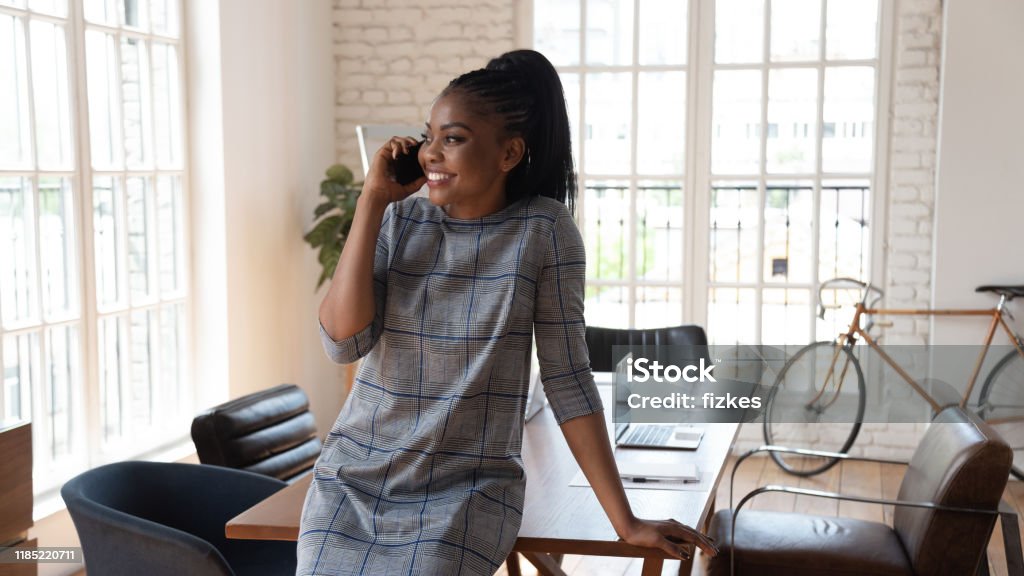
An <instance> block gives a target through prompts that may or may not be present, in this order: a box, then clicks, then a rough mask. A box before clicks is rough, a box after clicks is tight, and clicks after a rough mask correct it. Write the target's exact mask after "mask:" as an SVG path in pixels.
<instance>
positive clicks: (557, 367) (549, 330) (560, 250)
mask: <svg viewBox="0 0 1024 576" xmlns="http://www.w3.org/2000/svg"><path fill="white" fill-rule="evenodd" d="M585 280H586V255H585V251H584V247H583V238H582V236H580V232H579V229H578V228H577V227H576V224H575V223H574V222H573V221H572V217H571V216H570V215H569V212H568V210H564V211H563V213H562V214H559V216H558V217H557V219H556V221H555V225H554V229H553V231H552V234H551V243H550V245H549V246H548V250H547V254H546V256H545V257H544V265H543V268H542V269H541V272H540V278H539V280H538V282H537V301H536V307H535V309H534V334H535V337H536V340H537V358H538V360H539V362H540V375H541V381H542V382H543V383H544V393H545V395H547V398H548V402H549V403H550V404H551V410H552V411H553V412H554V415H555V420H557V421H558V423H559V424H563V423H564V422H565V421H567V420H570V419H572V418H575V417H577V416H586V415H587V414H592V413H594V412H598V411H600V410H602V408H603V406H602V405H601V397H600V395H599V394H598V391H597V386H596V385H595V384H594V377H593V375H592V374H591V373H590V355H589V354H588V352H587V342H586V337H585V334H586V325H585V324H584V320H583V296H584V283H585Z"/></svg>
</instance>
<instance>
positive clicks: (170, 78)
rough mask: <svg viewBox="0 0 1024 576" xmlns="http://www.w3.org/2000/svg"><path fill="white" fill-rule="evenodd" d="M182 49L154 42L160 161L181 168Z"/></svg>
mask: <svg viewBox="0 0 1024 576" xmlns="http://www.w3.org/2000/svg"><path fill="white" fill-rule="evenodd" d="M178 74H179V72H178V52H177V50H176V49H175V48H174V46H168V45H167V44H160V43H154V44H153V108H154V109H153V124H154V129H155V130H154V137H155V139H156V161H157V163H158V164H159V166H160V167H161V168H177V167H180V166H181V165H182V161H181V157H182V154H181V125H182V120H181V86H180V84H179V80H178V78H179V76H178Z"/></svg>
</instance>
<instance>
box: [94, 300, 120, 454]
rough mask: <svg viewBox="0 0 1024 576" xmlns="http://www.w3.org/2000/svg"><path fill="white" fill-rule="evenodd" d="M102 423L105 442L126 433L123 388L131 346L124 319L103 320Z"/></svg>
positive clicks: (100, 361)
mask: <svg viewBox="0 0 1024 576" xmlns="http://www.w3.org/2000/svg"><path fill="white" fill-rule="evenodd" d="M98 332H99V375H100V420H101V426H102V430H103V440H104V441H105V442H111V441H113V440H116V439H118V438H120V437H121V435H122V434H123V432H124V406H123V403H122V400H123V398H122V395H121V386H122V382H123V377H122V374H123V373H124V362H125V358H124V350H125V346H126V344H127V341H126V340H127V338H126V337H125V326H124V322H123V317H121V316H107V317H104V318H100V321H99V327H98Z"/></svg>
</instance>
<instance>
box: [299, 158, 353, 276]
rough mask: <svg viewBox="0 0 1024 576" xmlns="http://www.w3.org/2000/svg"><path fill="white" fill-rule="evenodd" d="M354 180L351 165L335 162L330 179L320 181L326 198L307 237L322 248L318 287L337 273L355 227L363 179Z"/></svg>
mask: <svg viewBox="0 0 1024 576" xmlns="http://www.w3.org/2000/svg"><path fill="white" fill-rule="evenodd" d="M354 180H355V178H354V177H353V176H352V171H351V170H349V169H348V167H346V166H344V165H342V164H335V165H333V166H331V167H330V168H328V169H327V179H326V180H324V181H323V182H321V183H320V195H321V196H323V197H324V198H325V200H324V201H323V202H321V203H320V205H319V206H317V207H316V209H314V210H313V229H312V230H310V231H309V232H308V233H307V234H306V235H305V236H303V239H304V240H305V241H306V242H308V243H309V245H310V246H312V247H313V249H317V248H319V249H320V253H319V255H318V256H317V259H318V260H319V261H320V265H321V266H322V267H323V271H322V272H321V273H320V280H318V281H317V283H316V287H317V288H318V289H319V288H320V286H321V285H322V284H323V283H324V282H325V281H327V280H329V279H330V278H331V277H332V276H334V269H335V268H336V267H337V266H338V259H339V258H340V257H341V249H342V248H343V247H344V246H345V239H346V238H347V237H348V232H349V230H350V229H351V228H352V218H353V217H354V216H355V213H356V199H357V198H359V193H360V191H362V188H363V184H362V182H354Z"/></svg>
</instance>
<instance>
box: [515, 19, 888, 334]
mask: <svg viewBox="0 0 1024 576" xmlns="http://www.w3.org/2000/svg"><path fill="white" fill-rule="evenodd" d="M642 1H643V0H634V6H633V8H634V19H633V26H634V34H633V42H634V46H633V63H632V66H614V67H608V66H590V65H587V64H586V63H585V55H586V51H585V48H586V34H585V30H586V28H585V26H584V23H585V22H586V8H587V2H586V0H580V12H581V14H580V30H581V34H580V63H579V64H578V65H575V66H556V69H557V70H558V71H559V72H572V73H579V74H580V78H581V86H580V102H579V110H580V119H579V122H580V126H579V127H577V129H576V131H575V133H574V134H573V138H574V141H575V142H577V143H578V144H579V150H580V157H578V158H577V159H576V161H577V166H578V168H579V179H580V180H579V181H580V187H579V189H580V191H581V193H580V197H579V199H578V200H577V214H576V216H577V221H578V223H579V226H580V229H581V232H583V234H584V237H585V235H586V228H587V222H586V221H585V218H584V214H585V193H584V191H585V188H584V183H585V182H586V181H587V180H588V179H589V180H592V179H594V175H593V174H587V173H585V172H584V171H583V169H582V168H583V166H584V155H585V154H586V152H585V150H584V146H583V141H582V139H581V135H582V134H583V130H584V126H585V122H586V121H585V116H586V113H585V106H584V99H585V82H584V81H583V74H585V73H586V72H590V71H604V70H606V69H614V70H616V71H620V70H621V71H633V70H636V59H637V57H638V56H637V54H638V50H637V43H638V37H639V34H638V28H639V26H640V21H639V18H637V12H638V10H639V4H640V2H642ZM687 2H688V12H687V14H688V21H687V33H688V37H687V64H686V65H685V66H684V67H682V68H683V69H685V70H686V84H687V89H686V97H687V101H686V110H687V112H686V114H687V116H686V144H685V146H686V147H685V160H684V174H683V177H682V183H683V210H684V215H683V226H684V230H683V246H682V249H681V250H680V257H681V259H682V262H681V263H680V266H681V274H682V281H678V282H677V281H669V282H654V281H638V279H637V278H636V270H635V266H633V262H635V256H636V254H635V252H636V241H635V239H634V240H633V241H631V242H630V243H629V247H630V248H629V253H628V255H627V258H628V260H627V266H628V270H629V277H628V278H627V279H626V280H624V281H607V280H597V281H595V280H593V279H591V278H589V277H588V278H587V286H588V287H589V286H605V285H621V286H626V287H627V288H628V305H629V324H628V325H629V326H635V325H636V324H635V318H636V292H637V289H638V288H639V287H644V286H660V285H668V286H671V287H677V288H681V289H682V291H683V294H682V317H683V322H684V323H693V324H699V325H702V326H707V322H708V304H709V297H708V293H709V289H710V288H712V287H714V286H716V285H717V284H716V283H714V282H712V281H711V277H710V267H711V261H710V229H711V222H710V218H711V215H710V209H711V198H710V196H711V195H710V191H711V186H712V183H713V182H722V181H728V180H734V181H740V180H742V181H746V182H749V181H751V180H754V179H756V180H757V181H758V202H759V209H758V213H759V217H760V223H761V225H760V226H759V231H758V234H757V241H758V242H757V249H758V255H757V259H758V268H757V270H758V279H757V282H754V283H749V286H748V285H747V284H742V285H743V287H750V288H753V289H754V290H755V298H756V300H755V304H754V308H755V310H757V314H756V318H755V320H754V321H755V326H754V328H753V332H754V335H755V341H753V342H745V343H749V344H760V343H762V341H761V340H762V316H763V311H764V310H763V303H762V294H763V290H764V289H765V288H768V289H772V288H785V287H793V288H796V287H797V286H796V285H795V283H789V282H786V283H780V284H775V283H766V282H765V280H764V277H763V273H762V271H763V269H764V262H763V259H764V244H765V236H764V228H765V227H764V197H765V189H766V185H767V184H770V183H771V182H772V181H775V180H779V181H794V180H798V179H799V180H805V179H806V180H812V181H813V182H814V199H813V202H814V210H815V212H814V214H813V215H812V216H813V218H814V222H815V225H814V227H813V231H812V234H813V237H814V238H815V243H814V246H813V252H812V260H813V268H812V270H813V271H814V273H813V275H812V277H811V281H810V282H809V283H803V284H805V285H806V286H805V287H806V288H807V289H809V290H810V291H811V295H810V298H811V306H810V308H811V312H810V313H809V314H808V323H809V334H810V335H811V338H810V340H812V341H813V340H815V339H816V337H815V332H816V331H815V324H814V316H813V308H814V306H813V301H814V299H815V298H816V292H815V290H816V289H817V287H818V285H819V284H820V279H819V278H818V277H817V273H816V272H817V267H818V262H817V260H818V243H819V241H820V235H819V229H820V227H819V226H818V225H817V222H818V220H819V217H820V214H819V212H818V209H819V206H820V190H821V183H822V180H823V179H825V180H841V179H843V178H844V176H846V175H844V174H839V173H828V174H824V173H823V172H822V169H821V168H822V155H821V148H822V126H823V113H824V107H823V106H822V105H821V104H822V102H823V98H824V95H823V93H822V90H823V86H824V70H825V68H826V67H827V66H828V61H826V59H825V58H824V53H825V49H826V47H825V25H826V14H827V0H823V1H822V16H821V21H820V26H821V29H820V34H821V35H820V38H821V42H820V46H819V50H820V56H821V57H820V58H818V59H816V60H813V61H810V62H808V63H806V64H796V65H794V63H792V62H780V63H777V64H776V63H773V62H771V61H770V59H769V54H770V45H769V42H770V36H769V34H768V33H767V32H768V29H769V27H770V26H771V12H770V10H771V8H770V4H771V2H770V0H765V10H764V15H763V19H764V21H763V26H764V29H765V34H764V35H763V38H762V42H763V43H764V47H763V50H764V59H763V61H762V62H761V63H759V64H716V63H715V62H714V48H715V14H714V12H715V0H687ZM878 4H879V7H878V10H879V14H878V28H877V34H878V36H877V53H876V57H875V58H873V59H869V60H849V61H843V65H844V66H852V65H856V64H858V63H860V64H863V63H864V62H870V65H871V66H873V67H874V68H875V96H874V105H875V131H874V134H873V143H872V146H873V158H872V164H871V172H870V174H869V175H868V176H867V177H866V178H865V175H864V174H858V175H856V177H857V178H858V179H863V180H868V181H869V186H870V187H871V190H870V213H871V214H870V218H871V221H870V222H871V224H870V232H869V234H870V249H869V253H868V258H869V269H870V276H871V277H870V280H872V282H874V283H875V284H884V282H885V270H886V259H885V256H886V250H887V244H888V242H887V238H888V229H887V227H888V220H887V215H888V198H889V192H888V188H889V186H888V179H889V150H888V148H889V147H888V144H889V116H890V114H889V111H890V101H891V94H892V86H893V78H892V73H893V58H894V55H893V49H894V44H895V42H894V28H895V6H894V5H893V3H891V2H886V1H885V0H880V1H879V3H878ZM516 20H517V23H518V24H519V26H518V27H517V30H518V33H517V41H518V43H519V44H520V45H522V46H534V42H533V30H534V15H533V1H531V2H525V3H523V6H520V7H519V8H518V12H517V14H516ZM795 67H809V68H813V69H815V70H818V71H819V72H818V78H817V83H818V95H817V98H818V103H819V105H818V109H817V138H816V144H815V149H816V158H815V170H814V171H813V172H811V173H809V174H768V173H767V171H766V163H767V157H766V153H765V147H766V142H767V135H766V134H761V135H760V147H761V149H760V167H759V174H758V175H756V176H753V175H745V176H724V175H713V174H712V171H711V142H712V130H713V121H712V120H713V116H712V95H713V81H712V79H713V75H714V71H715V70H716V69H730V68H736V69H758V70H765V71H767V70H771V69H773V68H795ZM655 68H658V67H655ZM640 69H646V67H640ZM632 82H633V86H632V95H633V96H632V97H633V100H632V112H631V113H632V125H631V132H632V134H631V137H632V142H631V146H632V150H633V154H632V158H631V166H630V168H631V172H632V175H631V176H628V177H627V176H612V177H609V178H607V179H609V180H610V179H614V180H618V181H627V180H628V181H629V184H630V214H631V215H632V216H633V217H634V218H633V219H630V223H629V225H628V227H627V231H626V235H627V237H628V238H633V234H634V227H633V221H634V219H635V216H636V211H635V208H636V201H635V196H636V195H635V190H636V184H637V181H638V180H648V181H650V180H658V179H659V178H658V177H648V176H639V175H637V174H636V162H637V158H636V148H637V122H636V120H637V75H636V74H635V73H634V74H633V80H632ZM761 96H762V97H761V117H760V120H761V122H762V125H767V123H768V122H767V108H768V74H767V73H762V95H761ZM762 132H764V131H762ZM598 176H600V175H598ZM669 178H673V177H669ZM590 257H593V255H591V256H590ZM740 284H741V283H729V285H730V286H739V285H740ZM765 343H767V344H773V343H774V342H765Z"/></svg>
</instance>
